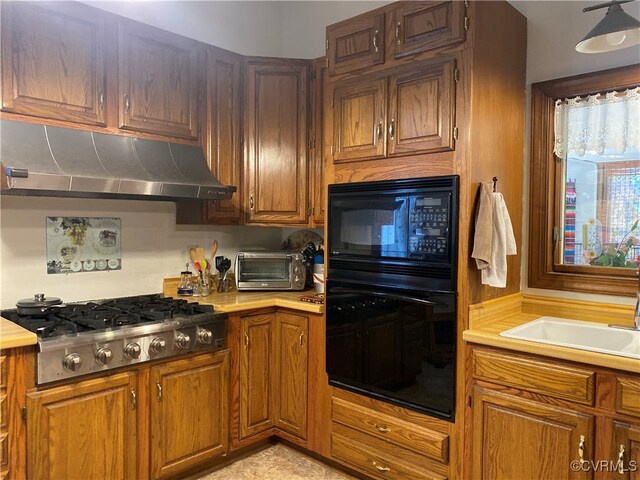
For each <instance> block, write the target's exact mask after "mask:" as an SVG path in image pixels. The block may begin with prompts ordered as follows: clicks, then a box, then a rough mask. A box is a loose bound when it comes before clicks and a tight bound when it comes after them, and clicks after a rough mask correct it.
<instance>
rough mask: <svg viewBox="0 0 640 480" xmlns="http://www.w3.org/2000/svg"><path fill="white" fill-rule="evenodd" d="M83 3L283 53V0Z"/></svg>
mask: <svg viewBox="0 0 640 480" xmlns="http://www.w3.org/2000/svg"><path fill="white" fill-rule="evenodd" d="M82 3H86V4H87V5H91V6H93V7H97V8H100V9H103V10H106V11H109V12H112V13H115V14H118V15H122V16H123V17H127V18H131V19H133V20H136V21H138V22H142V23H147V24H149V25H153V26H155V27H158V28H162V29H163V30H168V31H170V32H173V33H178V34H180V35H184V36H186V37H189V38H193V39H195V40H199V41H201V42H204V43H209V44H211V45H216V46H218V47H221V48H226V49H227V50H231V51H234V52H237V53H241V54H243V55H261V56H282V55H281V52H280V44H281V33H280V30H281V2H268V1H265V2H260V1H161V2H158V1H83V2H82ZM303 43H304V42H303Z"/></svg>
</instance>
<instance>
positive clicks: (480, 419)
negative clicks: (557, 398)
mask: <svg viewBox="0 0 640 480" xmlns="http://www.w3.org/2000/svg"><path fill="white" fill-rule="evenodd" d="M593 426H594V419H593V417H592V416H591V415H586V414H582V413H578V412H574V411H571V410H567V409H564V408H560V407H552V406H548V405H543V404H540V403H537V402H533V401H529V400H524V399H521V398H519V397H515V396H512V395H505V394H501V393H497V392H492V391H489V390H485V389H481V388H474V394H473V475H472V477H473V478H475V479H479V480H480V479H485V480H500V479H505V480H510V479H514V478H517V479H520V480H539V479H541V478H553V479H554V480H562V479H586V478H591V475H592V473H591V471H582V470H579V469H578V471H573V470H572V468H571V462H572V461H577V460H579V459H580V451H582V457H583V459H584V460H585V461H592V460H593V451H594V448H593V447H594V428H593ZM583 438H584V441H583V440H582V439H583ZM581 447H582V448H581ZM585 470H590V469H585Z"/></svg>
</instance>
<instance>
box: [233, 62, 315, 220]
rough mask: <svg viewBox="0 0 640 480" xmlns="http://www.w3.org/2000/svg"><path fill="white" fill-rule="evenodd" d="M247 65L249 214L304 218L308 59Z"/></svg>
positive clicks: (258, 217)
mask: <svg viewBox="0 0 640 480" xmlns="http://www.w3.org/2000/svg"><path fill="white" fill-rule="evenodd" d="M246 68H247V96H246V99H247V101H246V125H245V135H246V142H245V144H246V164H245V175H246V183H245V185H246V186H247V188H246V192H245V210H246V211H247V218H246V220H247V222H248V223H267V224H269V223H270V224H306V223H307V218H308V208H309V199H308V176H307V148H308V145H307V102H308V98H307V90H308V85H307V82H308V70H309V62H308V61H306V60H279V59H261V60H260V61H259V62H253V61H249V62H248V65H247V67H246Z"/></svg>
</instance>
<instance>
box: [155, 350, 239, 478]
mask: <svg viewBox="0 0 640 480" xmlns="http://www.w3.org/2000/svg"><path fill="white" fill-rule="evenodd" d="M150 380H151V385H150V391H151V392H153V393H152V395H151V396H150V400H149V401H150V402H151V407H150V415H151V428H150V433H151V478H166V477H170V476H173V475H175V474H177V473H180V472H183V471H185V470H188V469H189V468H191V467H193V466H194V465H197V464H199V463H203V462H205V461H207V460H210V459H211V458H213V457H216V456H218V455H221V454H223V453H226V452H227V449H228V438H229V437H228V423H229V352H228V351H225V352H222V353H219V354H216V353H210V354H204V355H199V356H197V357H193V358H188V359H181V360H176V361H174V362H170V363H165V364H162V365H158V366H156V367H152V368H151V377H150Z"/></svg>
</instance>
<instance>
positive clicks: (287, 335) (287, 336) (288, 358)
mask: <svg viewBox="0 0 640 480" xmlns="http://www.w3.org/2000/svg"><path fill="white" fill-rule="evenodd" d="M308 323H309V320H308V318H307V317H306V316H303V315H293V314H291V313H283V312H278V313H277V314H276V329H275V330H276V335H275V341H276V348H275V351H276V372H277V380H276V385H277V387H276V388H277V392H278V394H277V401H276V418H275V424H276V427H278V428H281V429H282V430H284V431H287V432H289V433H292V434H293V435H296V436H298V437H300V438H303V439H304V438H306V436H307V370H308V365H307V362H308V358H309V350H308V345H309V325H308Z"/></svg>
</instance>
